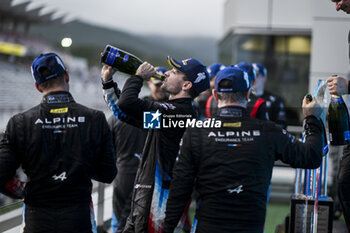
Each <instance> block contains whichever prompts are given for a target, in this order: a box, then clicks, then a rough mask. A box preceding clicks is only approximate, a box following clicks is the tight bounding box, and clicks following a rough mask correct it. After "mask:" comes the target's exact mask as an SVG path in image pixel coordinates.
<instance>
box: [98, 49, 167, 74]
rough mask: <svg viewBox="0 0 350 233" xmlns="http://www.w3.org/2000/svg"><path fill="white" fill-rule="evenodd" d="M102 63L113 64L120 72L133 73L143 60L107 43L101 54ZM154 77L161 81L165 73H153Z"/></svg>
mask: <svg viewBox="0 0 350 233" xmlns="http://www.w3.org/2000/svg"><path fill="white" fill-rule="evenodd" d="M101 63H103V64H105V65H109V66H112V67H114V68H116V69H117V70H119V71H120V72H123V73H126V74H131V75H133V74H135V73H136V70H137V68H138V67H139V66H140V65H141V64H142V63H143V61H142V60H141V59H140V58H138V57H136V56H135V55H133V54H131V53H128V52H126V51H124V50H121V49H119V48H117V47H113V46H111V45H107V46H106V48H105V50H104V51H103V54H102V56H101ZM153 77H154V78H156V79H159V80H161V81H163V80H164V79H165V76H164V75H161V74H158V73H156V74H155V75H153Z"/></svg>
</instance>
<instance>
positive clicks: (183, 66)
mask: <svg viewBox="0 0 350 233" xmlns="http://www.w3.org/2000/svg"><path fill="white" fill-rule="evenodd" d="M168 63H169V65H170V66H171V67H173V68H174V69H176V70H178V71H180V72H182V73H184V74H186V76H187V78H188V80H190V81H191V82H192V85H193V87H194V90H195V92H196V94H197V95H199V93H201V92H202V91H205V90H207V89H209V87H210V80H209V74H208V72H207V68H206V67H205V65H203V64H202V63H201V62H200V61H198V60H197V59H194V58H188V59H185V60H182V61H181V62H179V61H177V60H175V59H173V58H172V57H170V56H168Z"/></svg>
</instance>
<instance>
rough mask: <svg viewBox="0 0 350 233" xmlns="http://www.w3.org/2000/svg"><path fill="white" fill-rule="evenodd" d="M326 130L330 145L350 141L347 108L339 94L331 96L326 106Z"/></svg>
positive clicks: (343, 143)
mask: <svg viewBox="0 0 350 233" xmlns="http://www.w3.org/2000/svg"><path fill="white" fill-rule="evenodd" d="M328 131H329V141H330V144H331V145H335V146H339V145H346V144H349V143H350V131H349V113H348V108H347V107H346V104H345V102H344V100H343V98H342V97H341V96H339V95H332V96H331V103H330V104H329V107H328Z"/></svg>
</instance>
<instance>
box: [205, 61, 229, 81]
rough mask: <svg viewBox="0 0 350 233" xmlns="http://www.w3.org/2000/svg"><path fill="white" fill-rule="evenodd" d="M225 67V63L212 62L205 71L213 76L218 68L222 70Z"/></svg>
mask: <svg viewBox="0 0 350 233" xmlns="http://www.w3.org/2000/svg"><path fill="white" fill-rule="evenodd" d="M223 69H225V65H223V64H221V63H214V64H211V65H210V66H209V67H208V69H207V71H208V73H209V77H210V78H211V77H213V76H215V75H216V74H217V73H218V72H219V71H220V70H223Z"/></svg>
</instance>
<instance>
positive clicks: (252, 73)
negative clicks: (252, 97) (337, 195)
mask: <svg viewBox="0 0 350 233" xmlns="http://www.w3.org/2000/svg"><path fill="white" fill-rule="evenodd" d="M235 66H237V67H238V68H241V69H245V70H246V71H247V72H248V76H249V81H251V82H253V80H254V79H255V78H256V73H255V70H254V67H253V65H252V64H250V63H248V62H240V63H238V64H236V65H235Z"/></svg>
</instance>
